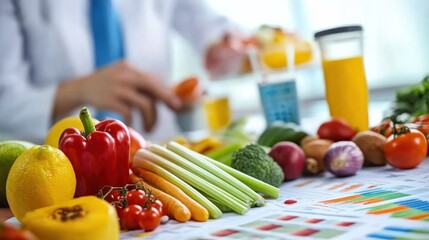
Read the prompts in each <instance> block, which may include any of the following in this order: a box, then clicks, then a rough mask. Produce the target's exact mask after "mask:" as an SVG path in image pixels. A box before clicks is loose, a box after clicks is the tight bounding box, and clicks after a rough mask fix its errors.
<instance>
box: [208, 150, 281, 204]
mask: <svg viewBox="0 0 429 240" xmlns="http://www.w3.org/2000/svg"><path fill="white" fill-rule="evenodd" d="M200 156H202V157H204V158H205V159H206V160H207V161H209V162H211V163H213V164H214V165H216V166H217V167H219V168H221V169H222V170H224V171H225V172H227V173H229V174H231V175H232V176H233V177H235V178H237V179H238V180H240V181H241V182H243V183H244V184H246V185H247V186H249V187H250V188H251V189H253V190H254V191H256V192H258V193H261V194H264V195H267V196H269V197H272V198H278V197H279V195H280V190H279V189H278V188H276V187H274V186H271V185H270V184H267V183H265V182H262V181H261V180H259V179H256V178H254V177H252V176H249V175H247V174H244V173H242V172H240V171H238V170H236V169H234V168H232V167H229V166H226V165H225V164H223V163H220V162H218V161H216V160H213V159H211V158H208V157H206V156H204V155H200Z"/></svg>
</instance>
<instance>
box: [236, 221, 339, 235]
mask: <svg viewBox="0 0 429 240" xmlns="http://www.w3.org/2000/svg"><path fill="white" fill-rule="evenodd" d="M240 227H243V228H249V229H252V230H259V231H265V232H272V233H277V234H288V235H291V236H300V237H313V238H320V239H329V238H333V237H337V236H339V235H341V234H343V233H345V232H346V231H344V230H338V229H333V228H327V227H323V226H317V225H314V226H309V225H304V224H299V223H281V224H280V223H278V224H277V223H275V224H274V223H272V222H270V221H264V220H257V221H253V222H250V223H246V224H243V225H241V226H240Z"/></svg>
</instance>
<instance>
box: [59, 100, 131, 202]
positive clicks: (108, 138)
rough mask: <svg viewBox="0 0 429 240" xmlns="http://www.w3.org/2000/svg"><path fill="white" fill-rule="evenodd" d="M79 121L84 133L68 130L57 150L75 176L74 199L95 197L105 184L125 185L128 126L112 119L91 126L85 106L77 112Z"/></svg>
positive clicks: (128, 146) (74, 129)
mask: <svg viewBox="0 0 429 240" xmlns="http://www.w3.org/2000/svg"><path fill="white" fill-rule="evenodd" d="M80 119H81V121H82V123H83V126H84V131H83V132H82V133H81V132H80V131H79V130H78V129H76V128H67V129H66V130H64V132H63V133H62V134H61V136H60V140H59V149H60V150H61V151H63V152H64V154H65V155H66V156H67V157H68V158H69V160H70V162H71V164H72V165H73V169H74V171H75V174H76V182H77V184H76V192H75V197H80V196H86V195H96V194H97V192H98V191H99V190H100V189H101V188H103V186H105V185H109V186H124V185H125V184H127V182H128V178H129V171H128V158H129V155H130V134H129V132H128V128H127V126H126V125H125V124H124V123H122V122H121V121H118V120H113V119H108V120H104V121H101V122H100V123H98V124H97V125H96V126H94V123H93V122H92V118H91V116H90V114H89V111H88V109H87V108H85V107H84V108H82V110H81V112H80Z"/></svg>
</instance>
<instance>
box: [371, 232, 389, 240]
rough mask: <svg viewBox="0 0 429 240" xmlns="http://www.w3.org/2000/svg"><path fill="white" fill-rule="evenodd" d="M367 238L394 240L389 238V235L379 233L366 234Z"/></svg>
mask: <svg viewBox="0 0 429 240" xmlns="http://www.w3.org/2000/svg"><path fill="white" fill-rule="evenodd" d="M367 237H370V238H377V239H386V240H394V239H395V238H396V237H395V236H389V235H385V234H380V233H371V234H368V235H367Z"/></svg>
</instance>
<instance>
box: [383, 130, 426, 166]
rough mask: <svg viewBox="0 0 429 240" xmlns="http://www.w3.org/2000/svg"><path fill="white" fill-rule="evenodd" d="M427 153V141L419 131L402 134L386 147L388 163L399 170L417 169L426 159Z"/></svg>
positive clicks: (385, 152)
mask: <svg viewBox="0 0 429 240" xmlns="http://www.w3.org/2000/svg"><path fill="white" fill-rule="evenodd" d="M426 153H427V140H426V137H425V136H424V135H423V133H421V132H419V131H412V132H409V133H404V134H401V135H399V136H397V137H396V138H393V139H391V140H389V141H388V142H387V143H386V144H385V145H384V154H385V155H386V159H387V162H388V163H389V164H390V165H392V166H393V167H395V168H399V169H410V168H415V167H417V166H418V165H419V164H420V163H421V162H422V161H423V160H424V159H425V157H426Z"/></svg>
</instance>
